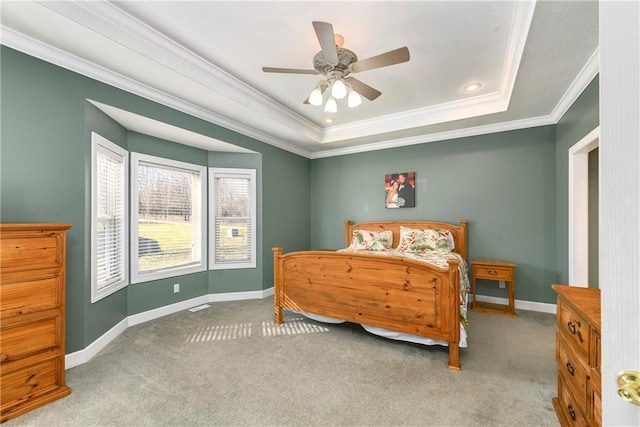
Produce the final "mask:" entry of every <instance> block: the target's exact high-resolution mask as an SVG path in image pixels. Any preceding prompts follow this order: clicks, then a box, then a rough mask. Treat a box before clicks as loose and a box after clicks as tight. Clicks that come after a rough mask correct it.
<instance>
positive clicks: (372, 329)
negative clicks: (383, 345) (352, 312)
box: [292, 310, 467, 348]
mask: <svg viewBox="0 0 640 427" xmlns="http://www.w3.org/2000/svg"><path fill="white" fill-rule="evenodd" d="M292 311H294V310H292ZM295 312H296V313H299V314H302V315H303V316H305V317H308V318H309V319H311V320H315V321H317V322H322V323H333V324H339V323H345V321H344V320H340V319H334V318H333V317H327V316H322V315H320V314H313V313H306V312H304V311H295ZM361 326H362V327H363V328H364V329H365V330H366V331H367V332H369V333H371V334H374V335H378V336H381V337H384V338H388V339H391V340H398V341H407V342H412V343H416V344H423V345H443V346H449V343H448V342H447V341H442V340H435V339H433V338H426V337H421V336H420V335H411V334H407V333H404V332H397V331H391V330H389V329H384V328H378V327H376V326H371V325H361ZM459 345H460V347H463V348H465V347H467V330H466V328H465V327H464V326H463V325H462V323H461V324H460V343H459Z"/></svg>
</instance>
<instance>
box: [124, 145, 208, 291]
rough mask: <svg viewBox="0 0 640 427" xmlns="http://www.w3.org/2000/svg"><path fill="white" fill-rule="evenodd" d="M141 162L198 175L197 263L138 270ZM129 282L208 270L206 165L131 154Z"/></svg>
mask: <svg viewBox="0 0 640 427" xmlns="http://www.w3.org/2000/svg"><path fill="white" fill-rule="evenodd" d="M140 162H144V163H155V164H158V165H159V166H165V167H173V168H177V169H183V170H188V171H193V172H198V173H199V174H200V176H201V177H202V178H201V182H200V184H201V185H200V193H201V194H200V200H201V203H200V205H201V206H200V209H201V212H200V218H201V220H202V226H201V228H200V233H201V236H200V238H201V242H202V243H201V245H200V251H201V253H200V260H201V262H200V264H197V265H189V266H183V267H172V268H167V269H164V270H156V271H153V272H150V273H140V272H139V271H138V208H137V206H138V166H139V164H140ZM131 206H132V207H133V208H132V209H131V242H130V246H131V283H132V284H135V283H143V282H149V281H152V280H159V279H165V278H168V277H176V276H182V275H185V274H191V273H198V272H201V271H206V270H207V264H206V262H207V221H206V219H207V168H206V167H205V166H200V165H195V164H192V163H185V162H180V161H177V160H171V159H166V158H163V157H156V156H150V155H148V154H142V153H135V152H134V153H131Z"/></svg>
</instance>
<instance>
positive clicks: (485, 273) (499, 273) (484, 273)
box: [473, 265, 513, 280]
mask: <svg viewBox="0 0 640 427" xmlns="http://www.w3.org/2000/svg"><path fill="white" fill-rule="evenodd" d="M473 268H474V274H475V277H476V278H478V279H495V280H512V279H513V274H512V271H513V269H511V268H506V267H493V266H485V265H474V266H473Z"/></svg>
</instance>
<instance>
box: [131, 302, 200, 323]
mask: <svg viewBox="0 0 640 427" xmlns="http://www.w3.org/2000/svg"><path fill="white" fill-rule="evenodd" d="M207 302H209V296H208V295H202V296H199V297H196V298H191V299H188V300H184V301H180V302H176V303H174V304H169V305H165V306H164V307H158V308H154V309H153V310H149V311H144V312H142V313H138V314H134V315H131V316H129V317H128V318H127V319H129V324H128V326H135V325H139V324H140V323H144V322H148V321H149V320H154V319H159V318H160V317H164V316H168V315H170V314H173V313H177V312H179V311H182V310H187V309H189V308H191V307H195V306H197V305H201V304H205V303H207Z"/></svg>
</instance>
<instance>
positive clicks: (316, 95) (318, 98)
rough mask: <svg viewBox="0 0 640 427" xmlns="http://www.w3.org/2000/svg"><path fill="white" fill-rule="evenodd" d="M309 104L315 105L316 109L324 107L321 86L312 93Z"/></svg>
mask: <svg viewBox="0 0 640 427" xmlns="http://www.w3.org/2000/svg"><path fill="white" fill-rule="evenodd" d="M309 104H311V105H315V106H316V107H317V106H319V105H322V91H321V90H320V85H318V86H316V88H315V89H314V90H313V91H311V95H309Z"/></svg>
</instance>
